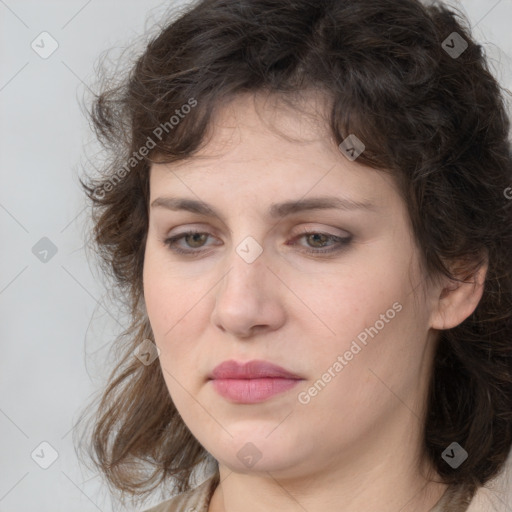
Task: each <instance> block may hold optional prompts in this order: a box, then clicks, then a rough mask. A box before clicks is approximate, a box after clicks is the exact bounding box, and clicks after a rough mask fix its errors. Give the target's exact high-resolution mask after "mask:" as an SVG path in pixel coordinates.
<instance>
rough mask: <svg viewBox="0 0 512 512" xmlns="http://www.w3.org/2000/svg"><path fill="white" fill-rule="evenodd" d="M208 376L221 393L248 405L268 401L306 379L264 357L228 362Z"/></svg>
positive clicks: (234, 400) (235, 401)
mask: <svg viewBox="0 0 512 512" xmlns="http://www.w3.org/2000/svg"><path fill="white" fill-rule="evenodd" d="M208 377H209V380H210V381H211V382H212V386H213V388H214V389H215V391H216V392H217V393H218V394H219V395H221V396H222V397H224V398H226V399H227V400H229V401H231V402H234V403H245V404H251V403H259V402H263V401H265V400H268V399H269V398H271V397H273V396H275V395H277V394H281V393H284V392H285V391H288V390H290V389H291V388H293V387H294V386H296V385H297V384H298V383H299V382H300V381H302V380H304V379H303V378H302V377H300V376H299V375H296V374H294V373H292V372H290V371H288V370H286V369H285V368H282V367H281V366H277V365H275V364H273V363H270V362H268V361H262V360H253V361H249V362H247V363H237V362H236V361H233V360H230V361H225V362H223V363H222V364H220V365H218V366H217V367H215V369H214V370H213V371H212V372H211V374H210V375H209V376H208Z"/></svg>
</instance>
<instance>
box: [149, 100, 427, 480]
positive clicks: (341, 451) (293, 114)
mask: <svg viewBox="0 0 512 512" xmlns="http://www.w3.org/2000/svg"><path fill="white" fill-rule="evenodd" d="M257 99H258V101H259V98H257ZM307 106H309V107H310V111H311V112H314V110H315V109H316V108H319V107H318V104H317V103H315V101H314V100H313V99H312V100H311V102H310V103H308V105H307ZM258 112H259V114H258ZM301 112H302V111H301ZM269 121H270V123H271V124H273V126H277V127H278V129H279V130H280V131H279V132H278V131H277V130H273V129H272V128H271V127H269ZM283 133H285V134H286V135H288V136H290V137H291V138H290V137H283V136H282V134H283ZM297 139H300V140H299V141H298V140H297ZM171 197H172V198H174V200H178V199H179V200H188V201H194V202H195V201H200V202H201V203H207V204H208V205H209V206H210V208H211V209H212V210H214V211H215V212H216V213H217V214H218V216H217V215H214V214H213V213H208V212H196V211H189V210H188V209H172V208H170V206H172V205H171V203H170V201H169V199H167V206H168V207H166V206H165V204H166V198H171ZM320 198H322V200H323V201H326V202H327V201H331V202H332V204H331V207H329V208H314V209H306V208H301V207H297V208H295V207H293V208H292V207H289V206H279V205H284V204H290V203H294V202H296V201H304V204H305V205H308V204H309V202H314V201H317V200H318V201H320ZM336 201H337V202H338V204H337V205H336V204H334V203H335V202H336ZM342 201H346V203H343V202H342ZM354 202H355V203H358V204H359V203H361V204H362V203H364V204H367V205H368V206H366V207H354V205H353V203H354ZM150 204H151V207H150V223H149V231H148V238H147V245H146V252H145V262H144V295H145V301H146V307H147V313H148V317H149V320H150V323H151V327H152V330H153V333H154V337H155V343H156V345H157V346H158V347H159V349H160V351H161V352H160V359H159V361H160V364H161V367H162V370H163V376H164V378H165V381H166V384H167V387H168V389H169V393H170V396H171V397H172V400H173V402H174V403H175V405H176V407H177V409H178V411H179V413H180V415H181V416H182V418H183V420H184V422H185V423H186V425H187V426H188V428H189V429H190V431H191V432H192V433H193V435H194V436H195V437H196V438H197V440H198V441H199V442H200V443H201V444H202V445H203V446H204V447H205V448H206V449H207V450H208V451H209V452H210V453H211V454H212V455H213V456H214V457H215V458H216V459H217V460H218V461H219V463H220V464H222V465H224V466H226V467H229V468H230V469H231V470H233V471H236V472H249V471H272V472H273V474H274V475H280V476H283V477H284V476H286V475H288V476H292V475H299V474H309V473H311V472H313V471H321V470H324V469H329V470H333V469H334V468H336V467H338V468H340V467H341V466H342V465H344V464H347V465H348V467H350V468H351V469H352V470H355V468H356V466H355V461H357V463H358V464H359V465H366V466H368V467H369V466H371V465H373V464H375V463H376V461H378V460H383V459H381V456H389V457H392V458H394V460H396V461H397V462H398V460H403V459H404V458H407V457H410V456H411V449H410V446H411V442H412V443H413V444H417V445H418V446H419V445H420V437H419V436H420V433H419V432H420V429H421V427H422V423H423V420H422V419H420V418H421V415H422V413H423V404H424V398H425V396H426V390H427V385H428V382H429V377H430V371H431V370H430V368H431V360H432V357H433V348H434V341H435V333H434V331H433V330H432V329H430V327H431V325H430V322H431V313H432V311H431V310H432V307H431V304H433V301H431V300H430V299H429V295H428V293H429V292H428V290H427V289H426V288H424V287H425V286H426V282H425V278H424V275H423V274H422V273H421V272H420V270H419V266H418V254H419V253H418V249H417V247H416V245H415V243H414V240H413V237H412V232H411V228H410V224H409V219H408V214H407V211H406V209H405V205H404V203H403V201H402V200H401V198H400V197H399V195H398V192H397V190H396V188H395V186H394V184H393V182H392V181H391V178H390V177H389V176H388V175H385V174H384V173H381V172H379V171H376V170H373V169H370V168H368V167H365V166H362V165H361V164H359V163H357V160H355V161H350V160H349V159H348V158H346V156H345V155H343V154H342V153H341V151H340V150H339V149H338V147H337V146H336V144H335V143H334V142H333V139H332V138H331V136H330V135H329V133H328V131H327V128H325V127H324V126H323V125H322V123H321V122H320V121H318V120H317V121H316V122H315V119H314V118H313V117H309V116H306V115H304V114H303V113H299V112H298V111H297V110H291V109H290V108H285V107H281V108H280V109H279V110H276V109H275V108H272V106H270V107H269V106H265V105H263V104H262V103H261V104H259V105H258V107H257V110H256V109H255V107H254V103H253V100H252V98H251V97H249V96H240V97H238V98H237V99H236V100H235V101H233V102H232V103H231V104H230V105H229V106H228V107H225V108H224V109H223V110H221V111H220V112H219V114H218V115H217V117H216V119H215V126H214V131H213V136H212V138H211V139H210V141H209V142H208V143H207V144H206V145H205V147H204V148H203V149H202V150H201V151H200V152H199V153H198V158H193V159H190V160H188V161H186V162H180V163H179V164H154V165H152V168H151V174H150ZM174 204H176V203H174ZM191 230H195V231H197V232H199V233H204V234H203V235H201V234H200V235H196V236H193V235H192V236H188V237H182V238H181V239H177V240H175V241H174V244H173V245H172V246H169V245H166V243H165V240H166V239H168V238H170V237H175V236H178V235H182V234H184V233H186V232H188V231H191ZM304 233H312V234H309V235H308V234H304ZM338 237H339V238H338ZM178 250H183V251H188V254H180V253H178V252H177V251H178ZM423 289H425V291H426V292H427V293H426V294H425V295H423V294H422V293H421V291H422V290H423ZM414 292H416V295H415V293H414ZM228 360H234V361H237V362H239V363H244V362H247V361H252V360H264V361H268V362H270V363H272V364H275V365H278V366H280V367H282V368H284V369H286V370H288V371H289V372H291V373H292V374H294V375H295V376H297V377H299V378H300V380H299V379H296V380H287V379H283V378H280V379H279V378H270V377H267V378H266V379H262V378H260V379H252V381H251V383H249V380H251V379H245V380H243V381H242V380H235V379H225V380H222V379H218V380H215V379H213V380H212V379H210V377H211V373H212V371H213V370H214V368H215V367H216V366H217V365H219V364H220V363H222V362H224V361H228ZM253 377H254V376H253ZM260 377H261V375H260ZM280 384H281V386H280ZM223 389H224V391H225V393H226V394H222V393H221V391H222V390H223ZM269 389H270V390H274V391H277V392H274V393H272V392H270V391H269ZM401 446H405V447H407V450H408V452H407V453H406V452H405V451H404V452H402V450H401V448H400V447H401ZM413 455H417V454H416V453H415V454H413Z"/></svg>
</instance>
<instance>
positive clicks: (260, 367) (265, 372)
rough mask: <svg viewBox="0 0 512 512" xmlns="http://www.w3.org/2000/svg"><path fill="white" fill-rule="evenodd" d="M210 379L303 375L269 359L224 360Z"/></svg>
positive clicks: (296, 376) (290, 377) (294, 377)
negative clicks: (245, 361)
mask: <svg viewBox="0 0 512 512" xmlns="http://www.w3.org/2000/svg"><path fill="white" fill-rule="evenodd" d="M209 378H210V379H262V378H283V379H298V380H301V379H302V377H300V376H299V375H296V374H294V373H292V372H289V371H288V370H286V369H285V368H282V367H281V366H277V365H275V364H272V363H270V362H268V361H263V360H257V359H255V360H252V361H248V362H247V363H237V362H236V361H233V360H229V361H224V362H223V363H221V364H219V365H218V366H216V367H215V368H214V370H213V371H212V372H211V374H210V375H209Z"/></svg>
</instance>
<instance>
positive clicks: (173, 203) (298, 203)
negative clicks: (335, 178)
mask: <svg viewBox="0 0 512 512" xmlns="http://www.w3.org/2000/svg"><path fill="white" fill-rule="evenodd" d="M151 207H152V208H166V209H168V210H174V211H178V210H185V211H188V212H192V213H197V214H200V215H205V216H213V217H217V218H218V219H221V220H222V219H223V217H222V215H220V214H219V212H217V210H216V209H215V208H214V207H213V206H212V205H210V204H208V203H205V202H204V201H197V200H195V199H186V198H179V197H158V198H156V199H155V200H154V201H153V202H152V203H151ZM329 209H338V210H363V211H369V212H376V211H377V207H376V206H375V205H374V204H372V203H370V202H360V201H354V200H352V199H348V198H341V197H334V196H321V197H312V198H308V199H298V200H292V201H286V202H283V203H273V204H271V205H270V207H269V209H268V216H269V217H270V218H274V219H277V218H283V217H286V216H288V215H292V214H294V213H299V212H304V211H310V210H329Z"/></svg>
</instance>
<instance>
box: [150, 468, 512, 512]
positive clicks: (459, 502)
mask: <svg viewBox="0 0 512 512" xmlns="http://www.w3.org/2000/svg"><path fill="white" fill-rule="evenodd" d="M218 481H219V475H218V473H214V474H213V475H212V476H211V477H210V478H208V479H207V480H205V481H204V482H203V483H202V484H201V485H199V486H198V487H196V488H195V489H191V490H189V491H187V492H184V493H182V494H179V495H177V496H174V497H173V498H171V499H169V500H167V501H164V502H163V503H160V504H159V505H156V506H155V507H152V508H150V509H147V510H145V511H144V512H208V506H209V504H210V500H211V497H212V496H213V493H214V491H215V488H216V487H217V485H218ZM500 496H501V497H500ZM505 500H506V501H505ZM507 501H508V500H507V498H506V497H504V495H497V494H496V492H495V490H494V489H492V488H487V487H485V488H480V489H479V490H478V492H477V493H476V495H475V496H474V497H473V499H472V500H471V503H470V504H469V507H468V503H467V500H465V499H464V498H463V496H462V495H461V493H460V491H458V490H457V489H456V488H453V487H449V488H448V489H447V490H446V492H445V493H444V494H443V496H442V497H441V499H440V500H439V501H438V502H437V504H436V505H434V507H433V508H431V509H430V511H429V512H512V504H511V503H507Z"/></svg>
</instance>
